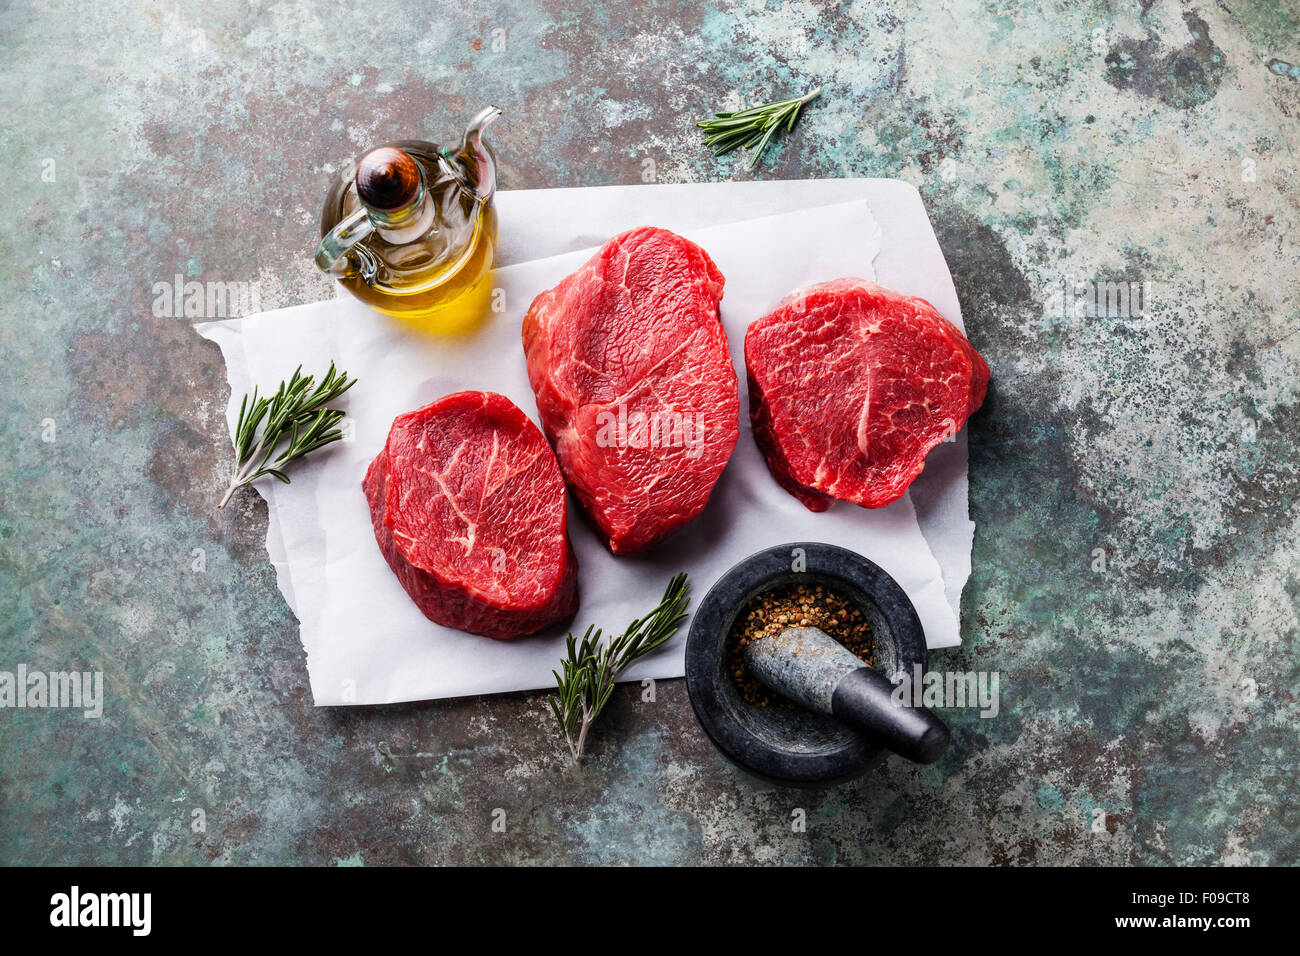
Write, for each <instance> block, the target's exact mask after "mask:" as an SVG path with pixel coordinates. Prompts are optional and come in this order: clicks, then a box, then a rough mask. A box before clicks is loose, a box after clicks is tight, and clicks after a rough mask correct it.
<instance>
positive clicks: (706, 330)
mask: <svg viewBox="0 0 1300 956" xmlns="http://www.w3.org/2000/svg"><path fill="white" fill-rule="evenodd" d="M722 286H723V278H722V273H721V272H719V271H718V267H717V266H715V265H714V264H713V260H712V259H710V258H709V256H708V253H706V252H705V251H704V250H703V249H701V248H700V247H699V246H697V245H695V243H693V242H689V241H687V240H686V239H683V238H682V237H681V236H678V235H675V234H674V233H671V232H668V231H667V230H665V229H653V228H649V227H643V228H640V229H633V230H631V231H630V232H625V233H623V234H622V235H618V236H615V237H614V238H613V239H611V240H609V242H607V243H605V245H603V246H602V247H601V248H600V251H599V252H597V253H596V254H595V255H594V256H592V258H591V260H590V261H589V262H587V264H586V265H584V266H583V267H582V268H581V269H579V270H578V271H577V272H575V273H574V274H573V275H571V276H569V277H568V278H567V279H565V280H564V281H563V282H561V283H560V284H559V285H557V286H556V287H555V288H554V289H550V290H549V291H547V292H543V293H542V294H541V295H539V296H538V297H537V298H536V299H534V300H533V304H532V306H531V307H530V308H529V310H528V315H527V316H525V318H524V328H523V337H524V353H525V354H526V356H527V358H528V379H529V381H530V382H531V383H532V386H533V392H534V394H536V396H537V409H538V411H539V412H540V413H541V419H542V427H543V428H545V429H546V434H547V437H549V438H550V439H551V441H552V443H553V444H554V445H555V453H556V456H557V457H558V458H559V461H560V470H561V471H563V472H564V477H565V480H566V481H568V483H569V487H570V488H572V489H573V492H574V494H575V495H576V496H577V499H578V502H579V503H580V504H581V505H582V507H583V509H584V510H585V511H586V512H587V514H588V515H589V516H590V517H591V518H592V520H593V521H594V522H595V524H596V526H597V527H598V528H599V529H600V532H601V533H602V534H603V536H604V537H605V540H606V543H607V544H608V545H609V549H610V550H611V551H613V552H614V553H615V554H635V553H636V552H638V551H643V550H645V549H646V548H648V547H650V546H651V545H653V544H655V543H656V542H659V541H661V540H663V539H664V538H665V537H667V536H668V535H670V534H671V533H672V532H674V531H676V530H677V529H678V528H680V527H681V526H682V525H684V524H686V523H687V522H688V521H690V520H691V519H692V518H694V517H695V516H696V515H698V514H699V513H700V512H701V511H702V510H704V506H705V505H706V504H707V503H708V500H709V493H710V492H712V491H713V486H714V484H715V483H716V482H717V480H718V476H719V475H721V474H722V469H723V468H725V467H726V465H727V460H728V459H729V458H730V457H731V452H732V450H733V449H734V448H735V447H736V439H737V437H738V436H739V417H740V399H739V395H738V392H737V381H736V372H735V369H734V367H733V366H732V363H731V352H730V350H729V349H728V348H727V336H726V333H725V332H723V329H722V324H721V322H720V321H719V319H718V302H719V300H720V299H721V298H722Z"/></svg>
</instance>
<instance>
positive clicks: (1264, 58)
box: [0, 0, 1300, 865]
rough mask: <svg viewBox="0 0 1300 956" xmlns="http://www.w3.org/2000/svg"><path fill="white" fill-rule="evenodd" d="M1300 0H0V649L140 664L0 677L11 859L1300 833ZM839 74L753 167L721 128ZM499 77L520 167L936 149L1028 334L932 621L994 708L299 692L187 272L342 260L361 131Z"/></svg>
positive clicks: (736, 171)
mask: <svg viewBox="0 0 1300 956" xmlns="http://www.w3.org/2000/svg"><path fill="white" fill-rule="evenodd" d="M1298 36H1300V30H1298V29H1297V8H1296V7H1295V6H1294V5H1293V4H1277V3H1269V2H1257V3H1247V2H1225V3H1217V4H1210V3H1195V2H1193V3H1184V4H1179V3H1174V2H1172V0H1142V2H1134V3H1120V2H1113V3H1105V2H1092V3H1088V2H1081V3H1073V4H1068V5H1055V6H1048V7H1044V6H1043V5H1040V4H1036V3H1029V2H1025V0H988V2H975V0H950V2H946V3H943V4H924V5H922V4H912V3H905V2H894V3H866V2H862V3H853V4H842V5H841V4H830V3H822V4H795V3H783V2H777V0H768V2H751V3H723V4H718V5H713V6H711V8H710V9H708V10H705V9H703V5H700V4H693V3H680V2H679V3H667V2H662V3H661V2H648V3H642V4H637V5H635V6H632V5H628V4H618V3H600V4H593V5H583V6H575V5H574V4H571V3H558V2H545V3H539V2H536V0H525V2H511V3H505V2H487V3H480V4H474V5H473V6H468V5H464V6H462V5H458V4H446V3H436V2H434V3H430V2H424V3H413V2H398V0H375V2H372V3H368V4H365V5H361V6H359V7H357V8H355V9H353V8H350V7H349V6H348V5H329V6H322V5H320V4H313V3H308V2H302V0H299V2H282V3H273V2H262V3H254V4H246V3H243V2H235V0H212V2H205V3H202V4H200V3H196V2H188V0H186V2H157V3H126V2H120V0H104V2H100V3H96V4H73V3H69V2H46V3H36V2H10V3H8V4H6V5H4V7H3V9H0V47H3V52H4V56H3V59H2V60H0V72H2V73H3V80H4V82H3V83H2V84H0V103H2V104H3V111H2V112H0V116H2V117H3V119H2V120H0V160H2V161H3V165H4V168H5V172H6V176H5V204H6V210H7V212H8V214H9V215H8V220H7V228H6V229H5V230H4V232H3V235H0V253H2V254H3V261H4V263H5V269H4V271H3V275H2V277H0V302H3V306H4V310H5V320H4V321H3V322H2V323H0V355H2V356H3V359H2V360H0V443H2V445H3V454H2V455H0V639H2V642H0V670H13V669H14V668H15V667H16V666H17V665H18V664H20V663H25V664H27V665H28V666H29V667H31V668H33V669H44V670H47V671H54V670H68V669H74V668H79V669H87V670H100V671H102V672H103V673H104V675H105V682H106V690H105V693H106V700H105V704H104V714H103V716H102V718H99V719H92V720H87V719H84V718H83V717H82V715H81V713H80V712H76V711H69V710H28V709H24V710H11V709H7V710H0V862H5V863H89V862H102V863H130V864H139V863H161V864H180V863H191V864H206V863H222V864H248V863H283V862H307V863H321V864H329V863H337V864H339V865H374V864H391V863H435V862H436V863H444V862H454V861H481V862H495V863H531V862H542V861H564V862H591V863H614V862H641V863H660V862H663V863H682V862H685V863H694V862H722V863H773V864H775V863H858V862H880V863H1018V864H1024V863H1047V864H1077V863H1136V864H1160V863H1273V864H1294V863H1296V862H1297V858H1298V857H1300V836H1297V834H1298V833H1300V800H1298V799H1297V796H1296V789H1295V779H1296V771H1297V768H1296V753H1297V747H1296V740H1297V732H1298V731H1300V713H1298V711H1297V701H1296V697H1297V684H1298V682H1300V680H1298V679H1300V673H1298V665H1297V661H1298V659H1300V647H1298V646H1297V635H1298V633H1300V631H1298V629H1297V600H1298V592H1300V563H1298V561H1297V546H1296V542H1297V517H1296V508H1295V502H1296V500H1297V492H1298V491H1300V474H1298V472H1297V452H1296V439H1297V431H1298V429H1297V400H1298V398H1300V396H1298V395H1297V391H1298V389H1297V375H1296V372H1297V362H1298V360H1300V334H1297V332H1298V331H1300V280H1298V279H1297V274H1298V273H1297V268H1296V267H1297V251H1296V243H1295V223H1296V221H1297V213H1298V211H1300V210H1298V208H1297V207H1298V206H1300V192H1297V188H1296V182H1297V155H1296V147H1297V140H1298V139H1300V137H1298V135H1297V133H1298V130H1297V123H1298V120H1297V116H1300V68H1297V67H1296V66H1295V64H1297V63H1300V48H1298V47H1297V37H1298ZM814 86H820V87H822V89H823V94H822V96H821V98H820V99H819V100H817V101H816V103H815V104H813V105H812V106H810V107H809V108H808V109H807V111H806V112H805V115H804V117H803V119H802V120H801V122H800V125H799V127H798V129H797V130H796V132H795V133H794V134H793V135H792V136H790V137H789V138H788V139H786V140H784V141H782V142H780V143H778V145H777V146H775V147H774V148H773V149H772V150H771V152H770V154H769V155H768V156H767V157H766V159H765V161H764V162H763V163H762V165H761V166H760V167H759V168H758V169H757V170H755V171H754V172H753V173H749V172H747V171H746V170H745V168H744V163H745V158H744V157H739V156H737V157H731V158H728V159H725V160H714V159H712V158H710V157H709V156H708V155H707V154H706V153H705V152H704V151H703V150H702V149H701V148H700V146H699V142H698V136H697V135H696V131H695V130H694V129H693V127H692V122H693V121H694V120H696V119H698V118H701V117H703V116H705V115H707V114H708V113H709V112H710V111H711V110H712V109H713V108H721V107H722V106H723V105H724V104H726V105H731V106H735V105H738V104H740V103H741V102H752V101H758V100H766V99H771V98H776V97H783V96H789V95H794V94H797V93H802V92H804V91H806V90H807V89H809V88H811V87H814ZM489 101H491V102H495V103H497V104H499V105H500V106H502V107H503V108H504V109H505V111H506V118H505V119H503V120H502V121H501V122H499V123H498V124H497V125H496V126H495V127H494V128H493V134H494V135H493V142H494V144H495V146H496V148H497V150H498V153H499V155H500V158H501V184H502V186H503V187H504V188H529V187H543V186H574V185H600V184H609V183H633V182H641V181H644V180H645V179H647V178H653V179H654V180H656V181H659V182H682V181H704V180H723V179H739V178H745V177H747V176H751V175H752V176H758V177H764V178H800V177H818V176H821V177H835V176H844V175H855V176H889V177H898V178H902V179H906V180H908V181H910V182H913V183H915V184H916V185H917V186H918V187H919V188H920V190H921V192H922V195H923V196H924V198H925V200H926V203H927V206H928V209H929V211H930V215H931V217H932V219H933V221H934V224H935V227H936V230H937V232H938V234H939V237H940V241H941V244H942V246H943V249H944V252H945V254H946V256H947V258H948V262H949V264H950V267H951V269H952V271H953V274H954V278H955V280H956V284H957V289H958V293H959V295H960V297H961V301H962V306H963V312H964V315H965V319H966V325H967V328H968V330H969V332H970V336H971V339H972V340H973V342H974V343H975V345H976V346H977V347H978V348H979V349H980V351H981V352H982V353H983V354H984V356H985V357H986V358H987V359H988V362H989V365H990V366H991V368H992V371H993V381H992V386H991V390H990V394H989V399H988V401H987V404H986V406H985V408H984V410H983V411H981V412H980V413H979V414H978V415H977V416H976V417H975V418H974V419H973V421H972V422H971V425H970V442H971V509H972V515H973V517H974V519H975V520H976V521H977V522H978V532H977V535H976V539H975V549H974V574H973V576H972V578H971V581H970V583H969V585H968V586H967V589H966V592H965V598H964V603H963V636H964V639H965V645H964V646H963V647H962V648H961V649H960V650H959V651H957V652H955V653H954V652H945V653H942V654H936V655H935V660H934V662H933V663H934V664H935V666H937V667H939V668H944V669H951V670H979V671H992V670H996V671H998V672H999V673H1000V675H1001V682H1000V687H1001V707H1000V710H999V713H998V715H997V717H995V718H988V719H984V718H981V717H980V716H979V715H978V712H977V711H975V710H973V709H957V708H950V709H946V710H940V713H942V715H943V716H944V718H945V719H946V720H947V721H948V722H949V723H950V724H951V726H952V727H953V745H952V747H951V749H950V751H949V752H948V753H947V754H946V755H945V757H944V758H943V759H942V761H941V762H940V763H938V764H937V765H934V766H930V767H918V766H914V765H908V764H906V763H904V762H903V761H901V760H897V759H894V760H890V761H887V762H886V763H885V764H884V765H883V766H882V767H880V768H879V769H877V770H875V771H873V772H872V773H871V774H869V775H868V776H866V777H864V778H862V779H861V780H859V781H857V782H855V783H853V784H850V785H847V786H843V787H839V788H836V789H830V790H824V791H790V790H783V789H780V788H777V787H774V786H770V785H767V784H764V783H761V782H758V781H755V780H753V779H750V778H748V777H746V776H744V775H742V774H741V773H740V772H738V771H737V770H735V769H733V768H732V767H731V766H729V765H728V764H727V763H726V762H725V760H724V759H723V758H722V757H721V756H720V755H719V754H718V753H717V752H716V751H715V750H714V749H713V748H712V746H711V745H710V744H709V742H708V740H707V738H706V737H705V736H704V734H703V733H702V732H701V731H700V729H699V727H698V726H697V725H696V723H695V720H694V717H693V716H692V714H691V710H690V707H689V704H688V702H687V700H686V696H685V688H684V685H683V683H682V682H681V681H669V682H663V683H661V684H660V685H659V687H658V688H657V693H656V695H655V697H656V699H655V700H654V701H645V700H643V699H642V692H641V689H640V688H636V687H625V688H621V689H620V690H619V691H618V692H616V693H615V695H614V700H613V702H612V704H611V707H610V709H609V712H608V714H607V716H606V717H605V718H604V719H603V721H602V724H601V726H600V728H599V730H598V732H597V733H596V735H595V737H594V739H593V741H592V744H591V754H590V757H589V759H588V760H587V761H586V762H585V763H584V764H583V765H582V766H581V767H575V766H573V765H572V764H571V762H570V760H569V758H568V756H567V753H566V751H565V749H564V747H563V745H562V744H561V743H560V742H559V741H558V739H557V737H556V734H555V732H554V730H553V728H552V727H551V725H550V722H549V716H548V714H547V711H546V709H545V704H544V700H543V697H542V696H540V695H532V694H525V695H513V696H507V697H499V698H492V699H468V700H461V701H446V702H440V703H435V704H428V705H421V706H403V707H386V708H375V709H367V710H348V711H333V710H331V711H322V710H316V709H314V708H313V707H312V706H311V701H310V696H309V694H308V691H307V684H306V672H305V662H304V659H303V653H302V650H301V647H300V645H299V643H298V639H297V623H296V621H295V620H294V618H293V616H292V614H291V613H290V612H289V609H288V607H287V606H286V605H285V603H284V601H283V600H282V598H281V596H280V594H279V592H278V591H277V589H276V586H275V578H274V571H273V569H272V568H271V566H270V565H269V564H268V562H267V559H266V553H265V549H264V546H263V540H264V536H265V531H266V513H265V506H264V504H263V502H262V501H261V499H260V498H258V497H257V496H256V495H253V494H244V495H241V497H240V498H239V499H238V507H236V508H234V509H228V511H227V512H226V513H218V512H216V511H215V510H214V508H213V504H214V501H215V498H216V496H217V495H218V494H219V492H220V490H221V486H222V485H223V483H224V480H225V476H226V474H227V473H228V471H229V468H230V464H231V451H230V447H229V441H228V437H227V433H226V426H225V421H224V417H223V415H224V409H225V405H226V401H227V397H228V388H227V386H226V383H225V375H224V369H223V367H222V363H221V359H220V355H219V352H218V350H217V348H216V346H215V345H213V344H211V343H207V342H204V341H202V340H200V338H199V337H198V335H197V334H196V333H195V332H194V331H193V329H192V328H191V327H190V322H189V321H187V320H186V318H184V317H183V316H182V317H179V318H177V317H174V316H172V315H171V314H168V312H167V310H166V309H161V308H158V307H157V299H158V297H159V295H160V294H161V293H160V292H159V291H158V287H159V285H160V284H161V285H163V286H166V285H169V284H172V283H174V282H175V281H176V279H175V277H176V276H180V277H181V279H180V280H179V281H180V282H181V283H182V284H183V283H184V282H186V281H198V282H202V283H247V284H248V285H245V286H235V287H232V288H234V289H236V290H239V289H244V290H249V289H255V290H256V295H257V299H258V302H259V304H260V305H261V307H263V308H272V307H276V306H283V305H291V304H295V303H300V302H307V301H312V300H315V299H319V298H321V297H324V296H327V295H330V294H331V289H330V287H329V285H328V283H327V282H326V280H324V279H323V278H322V277H320V276H319V275H317V274H316V273H315V271H314V268H313V266H312V264H311V253H312V250H313V249H314V246H315V242H316V236H317V229H316V224H317V214H318V203H319V201H320V196H321V192H322V190H323V188H324V185H325V183H326V182H327V180H328V178H329V177H330V175H331V174H333V173H334V172H335V171H336V170H337V169H338V168H339V166H340V165H341V164H342V163H343V162H345V161H346V160H347V159H349V158H351V157H353V156H355V155H356V154H357V153H359V152H360V151H361V150H362V149H363V148H364V147H366V146H368V145H370V144H373V143H376V142H380V141H385V140H392V139H397V138H402V137H406V136H410V135H428V136H432V137H435V138H437V137H439V136H443V137H446V136H449V135H451V133H452V132H454V131H455V130H457V129H460V128H461V127H463V125H464V121H465V118H466V117H468V116H469V115H470V114H472V113H473V111H474V110H475V109H476V108H478V107H479V106H481V105H482V104H484V103H486V102H489ZM1130 283H1131V284H1132V285H1130ZM1099 301H1100V303H1101V305H1100V308H1099V307H1098V302H1099ZM160 312H161V313H162V314H159V313H160ZM705 583H706V582H700V584H701V585H703V584H705ZM797 809H802V810H804V811H805V812H806V819H807V825H806V830H803V831H801V830H799V829H798V828H796V827H792V820H793V819H794V818H795V817H797V816H798V815H797V814H794V811H795V810H797ZM502 820H503V821H504V823H505V826H504V830H503V831H502V829H501V827H499V826H498V827H497V828H495V829H494V827H493V823H494V821H502Z"/></svg>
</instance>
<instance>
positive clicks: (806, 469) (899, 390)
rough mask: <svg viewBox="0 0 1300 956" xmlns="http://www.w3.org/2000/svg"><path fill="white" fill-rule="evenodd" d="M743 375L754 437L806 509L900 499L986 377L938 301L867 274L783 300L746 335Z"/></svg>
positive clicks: (979, 397) (978, 395) (965, 413)
mask: <svg viewBox="0 0 1300 956" xmlns="http://www.w3.org/2000/svg"><path fill="white" fill-rule="evenodd" d="M745 368H746V371H747V372H748V379H749V412H750V418H751V420H752V421H753V424H754V440H755V441H756V442H757V443H758V447H759V448H760V449H761V450H762V452H763V455H764V457H766V458H767V465H768V468H770V469H771V471H772V475H773V476H774V477H775V478H776V480H777V481H778V482H780V484H781V486H782V487H783V488H785V489H786V490H787V491H789V492H790V493H791V494H792V495H794V496H795V497H796V498H798V499H799V500H800V501H802V502H803V503H804V504H805V505H807V506H808V508H809V509H810V510H812V511H825V510H826V509H827V508H829V507H830V506H831V503H832V499H835V498H840V499H843V500H844V501H851V502H853V503H854V504H857V505H861V506H862V507H864V508H881V507H884V506H885V505H887V504H889V503H890V502H891V501H894V500H896V499H897V498H899V497H900V496H901V495H902V494H903V492H904V491H906V490H907V486H908V485H910V484H911V483H912V480H913V479H914V478H916V476H917V475H919V474H920V473H921V469H922V467H924V462H925V456H926V455H927V454H928V453H929V451H930V449H932V448H933V447H934V446H935V445H937V444H939V443H940V442H941V441H943V440H944V439H945V438H948V437H950V436H952V435H955V434H956V433H957V432H958V431H959V430H960V429H961V427H962V425H964V424H965V423H966V419H967V418H968V417H969V416H970V415H971V413H972V412H974V411H975V410H976V409H977V408H979V407H980V404H981V403H982V402H983V401H984V392H985V389H986V388H987V387H988V381H989V367H988V366H987V365H986V364H984V359H982V358H981V357H980V355H979V353H978V352H976V351H975V349H974V347H973V346H972V345H971V344H970V342H968V341H966V337H965V336H964V335H962V334H961V332H959V331H958V330H957V328H956V326H954V325H953V324H952V323H951V322H949V321H948V320H947V319H945V318H944V317H943V316H942V315H940V314H939V313H938V312H937V311H936V310H935V308H934V306H932V305H931V304H930V303H929V302H926V301H925V300H924V299H918V298H915V297H914V296H905V295H901V294H899V293H897V292H894V291H892V290H890V289H886V288H885V287H884V286H880V285H877V284H876V283H874V282H867V281H865V280H863V279H836V280H834V281H833V282H825V283H822V284H821V285H816V286H812V287H811V288H808V289H802V290H800V291H798V292H796V293H794V294H793V295H790V296H787V297H786V298H785V299H784V300H782V301H781V302H780V303H779V304H778V305H777V307H776V309H775V310H773V311H772V312H771V313H769V314H768V315H765V316H764V317H763V318H761V319H759V320H758V321H757V322H755V323H754V324H753V325H751V326H750V327H749V329H748V330H747V331H746V332H745Z"/></svg>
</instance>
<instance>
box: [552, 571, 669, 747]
mask: <svg viewBox="0 0 1300 956" xmlns="http://www.w3.org/2000/svg"><path fill="white" fill-rule="evenodd" d="M688 604H690V584H689V583H688V582H687V579H686V575H685V574H678V575H676V576H674V577H673V579H672V580H671V581H669V582H668V587H667V588H666V589H665V590H664V596H663V598H662V600H660V602H659V605H658V607H656V608H655V609H654V610H653V611H651V612H650V613H649V614H648V615H646V616H645V617H643V618H638V619H637V620H635V621H633V622H632V623H631V624H629V625H628V626H627V630H626V631H624V632H623V633H622V634H620V635H619V636H618V637H616V638H614V639H612V640H610V641H609V642H607V643H606V644H605V645H604V646H602V645H601V642H600V629H599V628H596V629H595V630H594V632H593V630H592V628H590V627H589V628H587V633H586V634H584V635H583V636H582V641H581V642H579V641H578V640H577V638H575V637H574V636H573V634H569V637H568V639H567V640H566V641H565V645H566V655H565V658H564V660H563V661H561V662H560V668H561V670H560V672H556V671H552V672H551V673H553V674H555V684H556V693H555V695H554V696H552V697H550V698H548V701H547V702H548V703H549V704H550V705H551V713H553V714H554V715H555V720H556V722H557V723H558V724H559V725H560V732H561V733H563V734H564V740H565V742H566V743H568V745H569V752H570V753H571V754H573V759H574V760H581V759H582V751H583V748H584V747H585V745H586V743H587V732H588V731H589V730H590V729H591V724H592V722H593V721H594V720H595V719H596V717H597V715H598V714H599V713H600V712H601V710H602V709H603V708H604V706H605V704H606V703H608V701H609V696H610V694H612V693H613V692H614V682H615V681H616V680H617V679H618V675H619V674H620V673H621V672H622V671H623V670H624V669H626V668H627V666H628V665H629V664H631V663H632V662H633V661H635V660H636V659H637V658H639V657H644V656H645V655H646V654H649V653H650V652H651V651H653V650H654V649H655V648H657V647H659V646H660V645H661V644H663V643H664V642H665V641H666V640H668V639H669V638H670V637H672V636H673V635H674V634H676V633H677V628H678V627H680V626H681V623H682V621H684V620H686V607H687V605H688Z"/></svg>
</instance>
